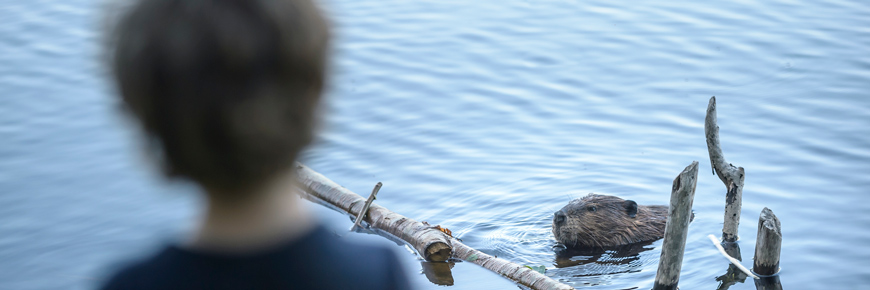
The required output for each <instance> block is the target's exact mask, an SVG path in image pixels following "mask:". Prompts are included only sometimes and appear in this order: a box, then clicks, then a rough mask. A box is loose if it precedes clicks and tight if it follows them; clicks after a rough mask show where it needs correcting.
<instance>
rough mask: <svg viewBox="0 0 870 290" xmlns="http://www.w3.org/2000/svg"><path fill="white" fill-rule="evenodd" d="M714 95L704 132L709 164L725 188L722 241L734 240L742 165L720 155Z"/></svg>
mask: <svg viewBox="0 0 870 290" xmlns="http://www.w3.org/2000/svg"><path fill="white" fill-rule="evenodd" d="M716 122H717V119H716V97H715V96H714V97H712V98H710V103H709V104H708V105H707V117H706V119H705V120H704V134H705V135H706V136H707V150H708V151H709V152H710V165H712V166H713V171H714V172H715V173H716V175H718V176H719V179H720V180H722V183H724V184H725V187H726V188H727V190H728V191H727V194H726V195H725V202H726V204H725V224H724V225H723V226H722V241H723V242H736V241H737V238H738V237H737V227H738V226H739V225H740V207H741V206H742V203H743V178H744V172H743V167H736V166H734V165H732V164H731V163H728V161H725V156H724V155H722V146H721V144H720V143H719V125H717V124H716Z"/></svg>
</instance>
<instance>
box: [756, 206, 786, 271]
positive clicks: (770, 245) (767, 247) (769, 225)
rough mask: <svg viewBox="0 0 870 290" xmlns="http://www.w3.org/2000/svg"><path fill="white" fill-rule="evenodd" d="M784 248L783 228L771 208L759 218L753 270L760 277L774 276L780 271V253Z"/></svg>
mask: <svg viewBox="0 0 870 290" xmlns="http://www.w3.org/2000/svg"><path fill="white" fill-rule="evenodd" d="M781 246H782V226H781V225H780V223H779V219H778V218H777V217H776V215H774V214H773V211H772V210H770V209H769V208H766V207H765V208H764V209H763V210H761V216H759V217H758V237H757V238H756V240H755V264H754V265H753V267H752V270H754V271H755V273H758V274H760V275H773V274H776V272H778V271H779V252H780V248H781Z"/></svg>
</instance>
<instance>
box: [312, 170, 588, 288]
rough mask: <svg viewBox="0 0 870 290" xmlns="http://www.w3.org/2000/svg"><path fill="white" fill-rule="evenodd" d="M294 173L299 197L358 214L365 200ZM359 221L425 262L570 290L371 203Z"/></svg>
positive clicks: (317, 176) (331, 184)
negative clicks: (466, 265) (451, 262)
mask: <svg viewBox="0 0 870 290" xmlns="http://www.w3.org/2000/svg"><path fill="white" fill-rule="evenodd" d="M296 174H297V176H298V179H299V182H300V184H301V189H302V196H303V197H305V198H307V199H309V200H312V201H314V202H325V203H327V204H329V205H331V206H332V207H333V208H334V209H337V210H340V211H343V212H345V213H347V214H350V215H360V212H361V211H362V208H363V206H364V203H365V201H366V199H364V198H363V197H361V196H359V195H357V194H356V193H354V192H352V191H350V190H348V189H346V188H344V187H342V186H340V185H338V184H337V183H335V182H333V181H332V180H329V178H326V177H325V176H323V175H321V174H320V173H317V172H315V171H314V170H311V169H310V168H308V167H307V166H304V165H302V164H299V163H297V164H296ZM362 220H363V221H365V222H366V223H368V224H369V225H370V226H371V227H373V228H376V229H380V230H382V231H385V232H387V233H389V234H391V235H393V236H396V237H398V238H400V239H402V240H403V241H405V242H406V243H408V244H409V245H411V246H412V247H413V248H414V250H416V251H417V252H418V253H420V256H422V257H423V258H424V259H426V260H427V261H435V262H443V261H446V260H447V259H448V258H451V257H454V258H457V259H462V260H465V261H468V262H471V263H474V264H477V265H480V266H481V267H484V268H486V269H488V270H490V271H493V272H495V273H498V274H500V275H502V276H504V277H507V278H508V279H511V280H513V281H514V282H516V283H519V284H522V285H524V286H527V287H530V288H532V289H535V290H544V289H546V290H550V289H552V290H570V289H574V288H573V287H571V286H568V285H565V284H562V283H559V282H557V281H555V280H553V279H551V278H550V277H547V276H546V275H544V274H541V273H538V272H537V271H535V270H532V269H529V268H527V267H525V266H521V265H517V264H514V263H512V262H509V261H507V260H504V259H499V258H496V257H493V256H490V255H487V254H486V253H483V252H481V251H478V250H475V249H473V248H471V247H469V246H466V245H465V244H463V243H462V242H460V241H459V240H457V239H455V238H452V237H448V236H447V235H446V234H444V233H443V232H441V231H440V230H438V229H436V228H435V227H432V226H428V225H425V224H423V223H421V222H418V221H415V220H413V219H410V218H407V217H404V216H402V215H400V214H397V213H394V212H392V211H390V210H388V209H386V208H384V207H382V206H379V205H377V204H374V203H373V204H371V207H370V208H369V211H368V214H367V215H363V216H362Z"/></svg>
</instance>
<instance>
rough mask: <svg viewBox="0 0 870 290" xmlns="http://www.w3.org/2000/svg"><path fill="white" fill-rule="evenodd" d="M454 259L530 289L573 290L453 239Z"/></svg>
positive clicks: (530, 270)
mask: <svg viewBox="0 0 870 290" xmlns="http://www.w3.org/2000/svg"><path fill="white" fill-rule="evenodd" d="M453 249H454V253H455V254H454V257H456V258H457V259H462V260H465V261H468V262H472V263H474V264H477V265H480V266H481V267H484V268H486V269H489V270H490V271H493V272H496V273H498V274H501V275H502V276H505V277H508V278H509V279H511V280H514V282H517V283H519V284H522V285H523V286H526V287H529V288H532V289H554V290H569V289H574V288H573V287H571V286H568V285H565V284H562V283H559V282H557V281H556V280H553V279H552V278H550V277H547V275H544V274H541V273H538V271H535V270H532V269H530V268H529V267H526V266H520V265H517V264H514V263H512V262H510V261H507V260H505V259H501V258H496V257H493V256H490V255H487V254H486V253H484V252H481V251H478V250H475V249H473V248H471V247H469V246H466V245H465V244H463V243H461V242H459V241H457V240H456V239H453Z"/></svg>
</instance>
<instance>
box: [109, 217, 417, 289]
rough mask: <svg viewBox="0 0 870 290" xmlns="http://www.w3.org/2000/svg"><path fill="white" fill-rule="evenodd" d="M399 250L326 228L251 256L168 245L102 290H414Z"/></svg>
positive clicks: (111, 280) (132, 267) (137, 262)
mask: <svg viewBox="0 0 870 290" xmlns="http://www.w3.org/2000/svg"><path fill="white" fill-rule="evenodd" d="M408 283H409V282H408V280H407V277H405V275H404V272H403V269H402V265H401V263H400V262H399V260H398V257H397V256H396V254H395V252H393V250H391V249H389V248H386V247H383V246H374V245H362V244H357V243H352V242H347V241H344V240H342V239H340V238H339V237H338V236H337V235H335V234H333V233H332V232H330V231H329V230H327V229H326V228H325V227H323V226H318V227H317V228H316V229H315V230H313V231H312V232H311V233H309V234H308V235H306V236H304V237H302V238H300V239H297V240H294V241H290V242H288V243H285V244H282V245H280V246H277V247H274V248H272V249H269V250H266V251H262V252H258V253H251V254H244V255H238V254H225V253H214V252H211V253H210V252H202V251H195V250H190V249H185V248H182V247H178V246H175V245H167V246H166V247H164V248H163V249H162V250H160V251H158V252H157V253H155V254H153V255H151V256H149V257H147V258H145V259H142V260H139V261H136V262H133V263H131V264H128V265H127V266H125V267H122V269H121V270H120V271H118V272H117V273H116V274H115V275H113V276H112V278H111V279H110V280H109V281H108V283H106V284H105V285H104V287H103V288H102V289H107V290H108V289H408V288H409V287H410V286H409V284H408Z"/></svg>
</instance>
